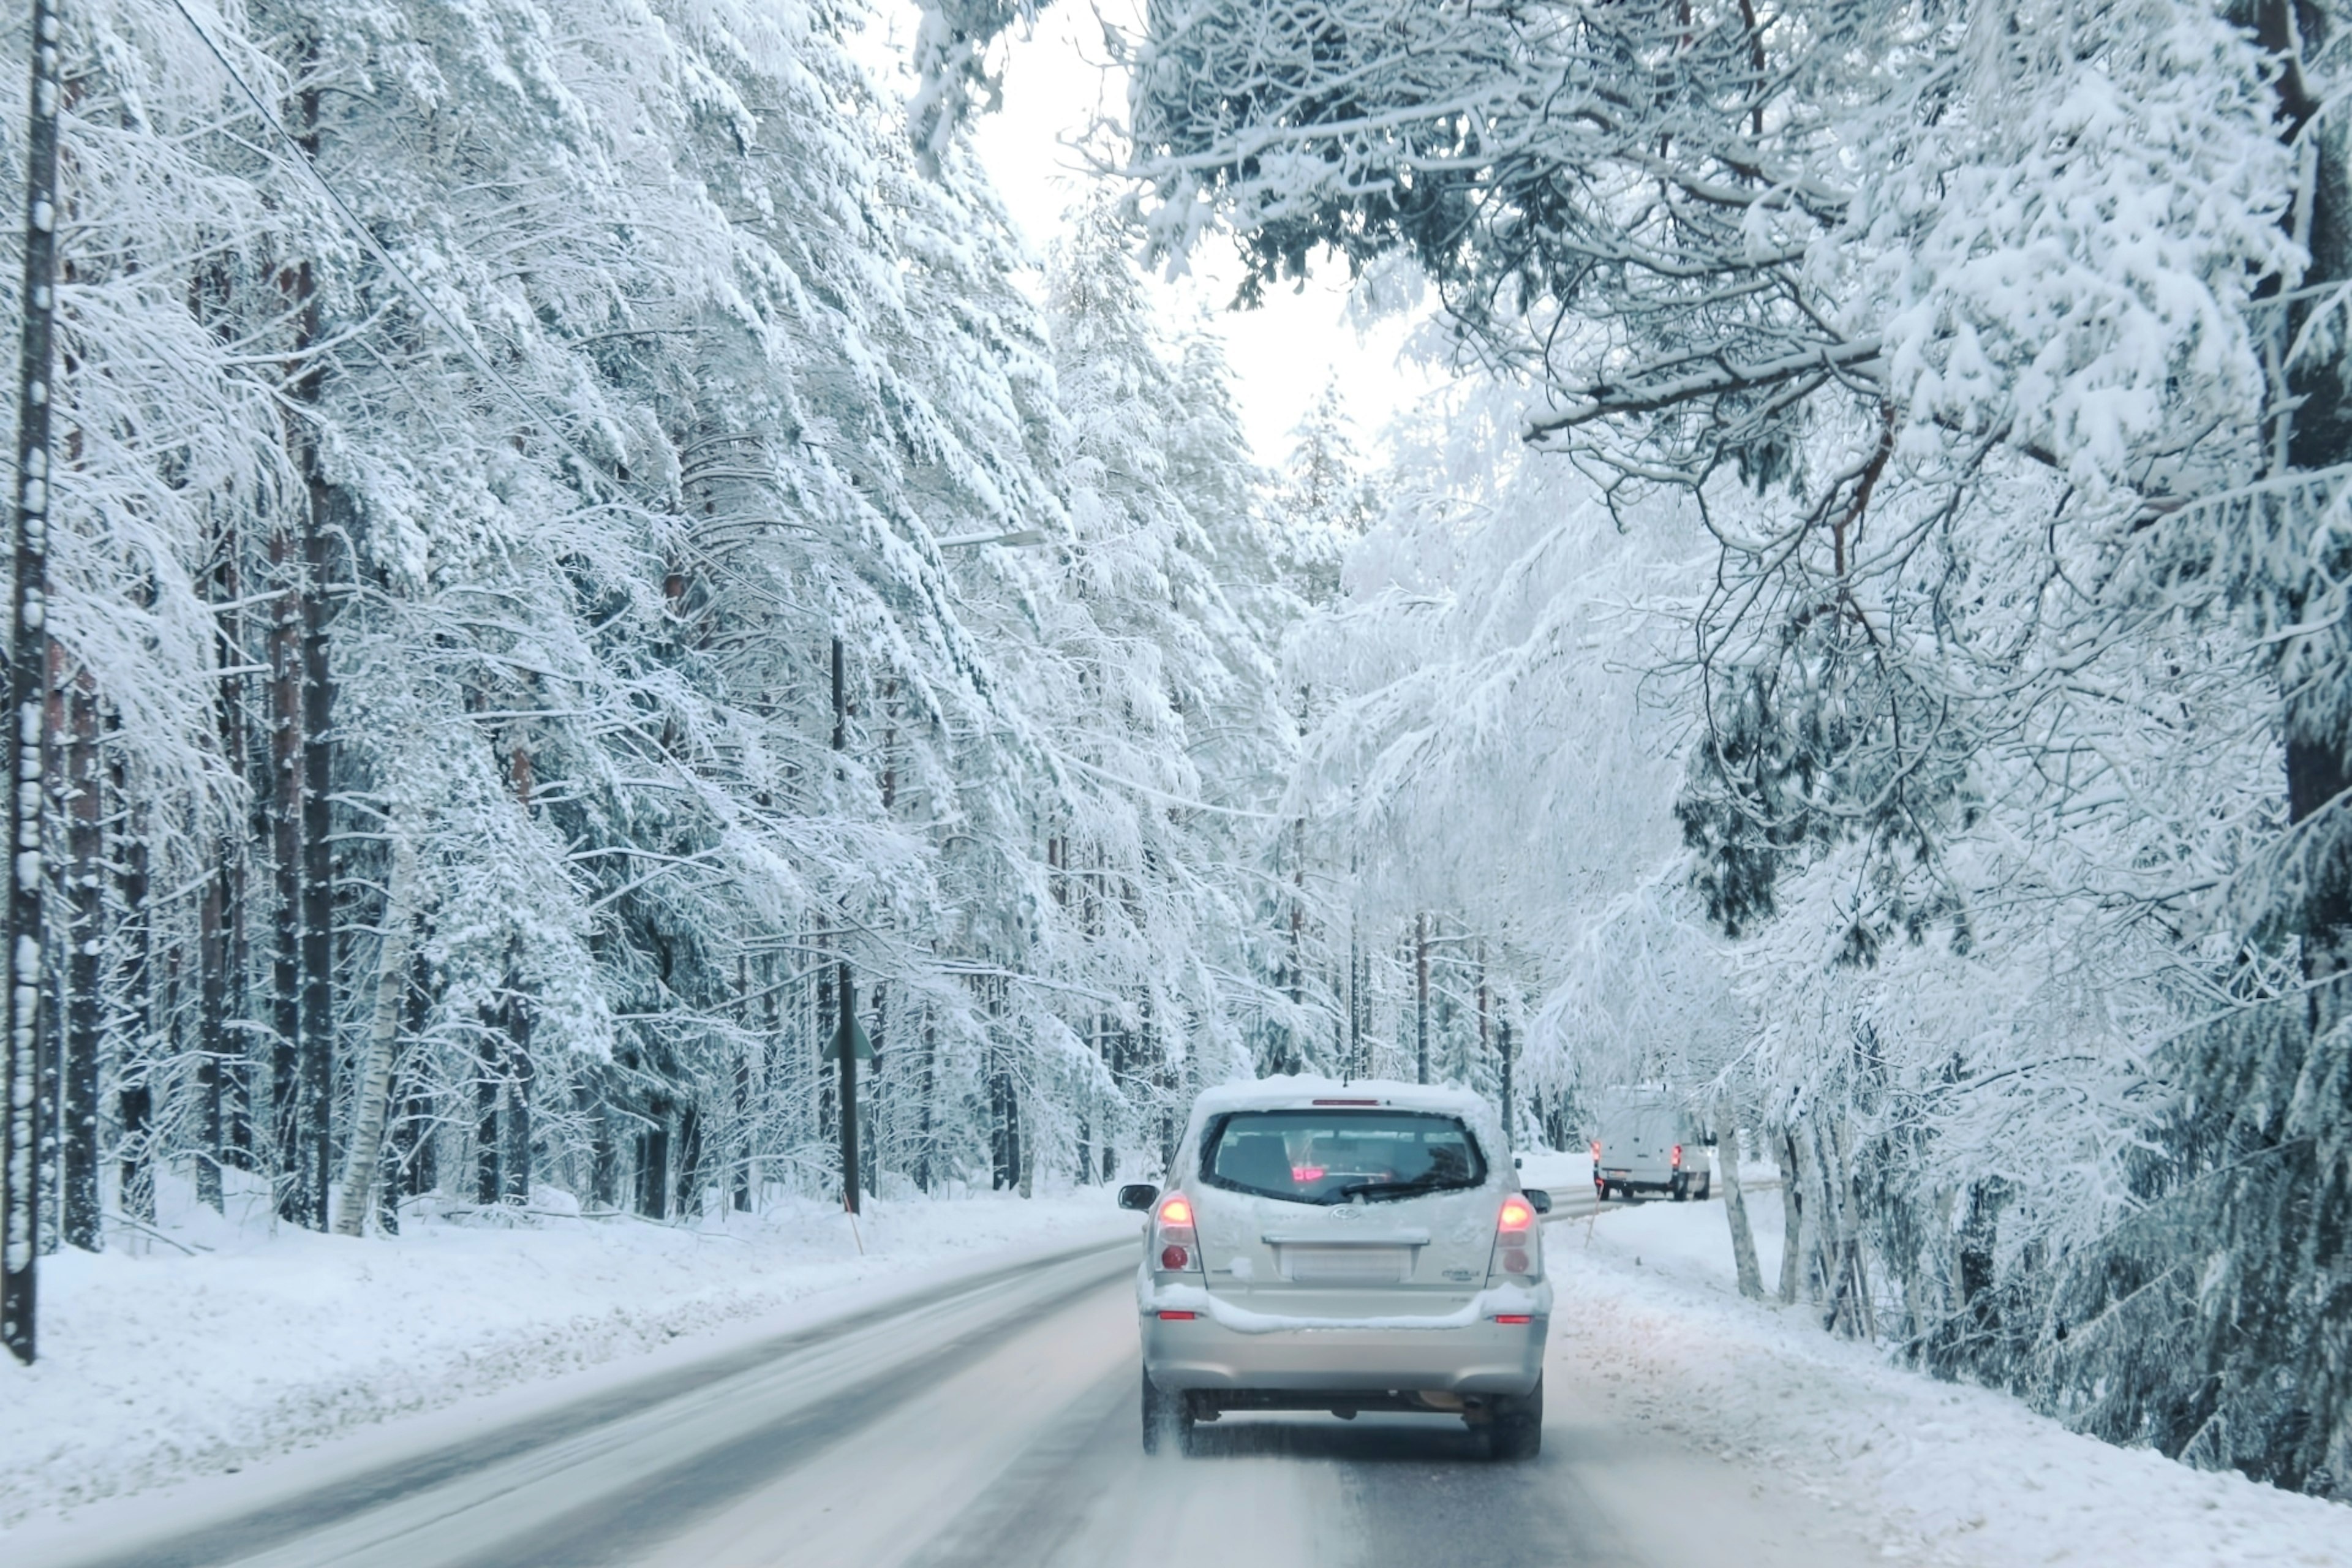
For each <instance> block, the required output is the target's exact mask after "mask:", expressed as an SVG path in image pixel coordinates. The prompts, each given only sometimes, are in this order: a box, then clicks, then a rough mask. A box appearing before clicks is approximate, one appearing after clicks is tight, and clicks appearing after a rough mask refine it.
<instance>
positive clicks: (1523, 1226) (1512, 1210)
mask: <svg viewBox="0 0 2352 1568" xmlns="http://www.w3.org/2000/svg"><path fill="white" fill-rule="evenodd" d="M1535 1255H1536V1206H1535V1205H1533V1204H1531V1203H1529V1202H1528V1200H1527V1199H1526V1198H1524V1197H1522V1196H1520V1195H1519V1194H1517V1193H1513V1194H1511V1195H1510V1196H1509V1197H1507V1198H1505V1199H1504V1200H1503V1212H1502V1213H1501V1214H1500V1215H1497V1216H1496V1220H1495V1263H1494V1267H1495V1268H1499V1269H1500V1270H1502V1272H1504V1273H1506V1274H1523V1275H1524V1274H1533V1273H1534V1272H1535V1271H1536V1261H1535Z"/></svg>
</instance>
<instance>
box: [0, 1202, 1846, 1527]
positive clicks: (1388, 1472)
mask: <svg viewBox="0 0 2352 1568" xmlns="http://www.w3.org/2000/svg"><path fill="white" fill-rule="evenodd" d="M1587 1204H1589V1200H1587ZM1574 1206H1577V1207H1582V1206H1585V1205H1574ZM1133 1267H1134V1244H1133V1243H1132V1242H1125V1243H1122V1244H1120V1245H1118V1246H1117V1247H1110V1248H1103V1247H1090V1248H1087V1249H1083V1250H1080V1251H1077V1252H1075V1253H1071V1254H1067V1255H1065V1256H1063V1257H1061V1258H1058V1259H1054V1260H1050V1261H1047V1262H1044V1263H1036V1264H1030V1265H1025V1266H1024V1267H1022V1268H1015V1269H1008V1270H1003V1271H1001V1272H999V1273H997V1274H994V1275H992V1276H987V1277H983V1278H982V1279H976V1280H966V1281H963V1282H961V1283H960V1284H958V1285H955V1286H952V1287H949V1288H946V1289H939V1290H935V1291H933V1292H931V1293H930V1294H929V1295H928V1296H927V1297H923V1298H919V1299H917V1300H913V1301H912V1302H910V1303H908V1304H906V1305H904V1306H903V1307H901V1308H899V1309H897V1310H891V1311H888V1312H887V1313H877V1314H876V1315H874V1316H872V1317H870V1318H867V1319H865V1320H860V1321H852V1322H850V1323H848V1324H846V1325H834V1326H832V1327H829V1328H824V1329H816V1330H809V1331H803V1332H801V1333H798V1334H794V1335H790V1336H786V1337H784V1338H782V1339H780V1340H777V1341H772V1342H767V1343H763V1344H760V1345H756V1346H751V1347H745V1348H742V1349H739V1350H736V1351H733V1352H730V1353H728V1354H726V1355H723V1356H720V1357H717V1358H714V1359H712V1360H710V1361H707V1362H703V1363H697V1364H696V1365H695V1366H694V1367H693V1368H691V1369H690V1370H687V1371H682V1372H681V1371H673V1372H670V1373H665V1374H664V1375H663V1376H662V1377H660V1378H659V1379H656V1380H650V1381H648V1382H647V1383H641V1384H632V1385H625V1386H621V1387H617V1388H614V1389H613V1390H610V1391H607V1392H605V1393H603V1394H598V1395H596V1396H594V1397H592V1398H588V1399H585V1400H583V1401H581V1402H579V1403H577V1404H574V1405H569V1406H566V1407H563V1408H561V1409H557V1410H552V1411H547V1412H542V1413H540V1414H539V1415H534V1416H532V1417H530V1418H529V1419H526V1420H522V1421H519V1422H517V1423H515V1424H513V1425H510V1426H506V1427H503V1428H499V1429H496V1430H493V1431H489V1432H487V1433H483V1434H480V1435H478V1436H474V1437H471V1438H469V1439H467V1441H465V1442H462V1443H459V1444H457V1445H455V1446H451V1447H443V1448H440V1449H436V1450H431V1451H427V1452H425V1453H421V1454H416V1455H413V1456H410V1457H408V1458H404V1459H403V1460H400V1461H398V1462H394V1463H387V1464H384V1465H383V1466H380V1467H378V1468H374V1469H372V1470H368V1471H364V1472H362V1473H360V1474H356V1475H348V1476H345V1477H343V1478H341V1479H338V1480H336V1481H334V1482H332V1483H331V1484H325V1485H320V1486H319V1487H316V1488H314V1489H310V1490H307V1491H304V1490H295V1491H291V1492H289V1493H288V1494H286V1495H282V1496H280V1497H279V1498H278V1499H277V1500H275V1501H274V1502H273V1503H271V1504H270V1505H269V1506H268V1507H265V1508H261V1509H258V1510H250V1511H246V1512H243V1513H236V1514H229V1515H226V1516H222V1515H220V1514H218V1513H215V1516H213V1517H210V1518H207V1517H205V1515H204V1513H203V1512H202V1509H203V1498H202V1494H201V1492H198V1493H195V1494H193V1495H190V1496H187V1497H184V1498H182V1499H180V1500H175V1501H174V1502H173V1504H172V1505H171V1511H170V1512H169V1513H165V1512H163V1511H157V1512H154V1513H151V1514H149V1515H148V1516H147V1517H146V1518H144V1519H142V1520H140V1521H137V1522H136V1524H135V1525H132V1526H130V1527H128V1528H122V1527H118V1529H117V1531H116V1532H115V1533H114V1534H113V1535H112V1538H111V1539H110V1540H106V1541H103V1542H100V1541H98V1540H94V1539H89V1538H87V1537H86V1538H84V1539H82V1540H80V1541H77V1542H64V1543H60V1545H59V1546H58V1548H57V1549H53V1550H50V1551H46V1552H41V1553H40V1554H39V1556H38V1558H37V1560H35V1559H20V1560H19V1563H18V1568H35V1562H36V1561H37V1562H38V1563H55V1564H64V1563H75V1564H83V1565H88V1564H99V1563H104V1564H109V1565H119V1568H129V1565H131V1564H134V1563H135V1564H139V1565H141V1568H183V1565H184V1568H197V1565H200V1564H215V1563H238V1564H248V1565H253V1568H259V1565H263V1564H268V1565H271V1568H295V1565H298V1564H301V1565H309V1564H324V1563H335V1564H351V1565H354V1568H358V1565H366V1568H394V1565H397V1568H433V1565H442V1564H466V1565H468V1568H493V1565H495V1568H530V1565H540V1564H545V1565H550V1568H552V1565H557V1564H562V1565H564V1568H573V1565H585V1564H593V1563H628V1564H664V1565H669V1564H676V1565H679V1568H686V1565H692V1568H711V1565H718V1564H724V1565H729V1568H752V1565H757V1564H767V1563H806V1564H858V1565H860V1568H883V1565H887V1564H900V1563H911V1564H922V1565H925V1568H939V1565H944V1564H987V1565H991V1568H998V1565H1010V1564H1020V1565H1028V1564H1046V1563H1052V1564H1088V1565H1097V1564H1144V1563H1169V1564H1183V1565H1185V1568H1199V1565H1201V1564H1203V1563H1206V1564H1211V1565H1213V1568H1251V1565H1255V1564H1261V1563H1263V1564H1269V1565H1276V1564H1278V1565H1280V1568H1310V1565H1312V1568H1323V1565H1332V1568H1354V1565H1359V1564H1360V1565H1364V1568H1372V1565H1385V1564H1395V1565H1397V1568H1406V1565H1411V1568H1426V1565H1427V1564H1430V1563H1453V1562H1458V1563H1509V1564H1536V1563H1545V1564H1549V1563H1578V1564H1583V1563H1591V1564H1612V1565H1614V1564H1647V1563H1658V1564H1664V1563H1676V1564H1681V1563H1692V1562H1698V1561H1714V1562H1725V1561H1738V1562H1740V1563H1743V1564H1744V1565H1755V1568H1763V1565H1771V1564H1780V1563H1789V1564H1795V1563H1805V1564H1809V1565H1819V1568H1840V1565H1843V1564H1848V1563H1852V1564H1857V1565H1858V1564H1860V1563H1864V1562H1866V1561H1872V1560H1874V1559H1873V1558H1871V1557H1870V1556H1869V1555H1867V1554H1866V1553H1865V1552H1864V1551H1863V1550H1862V1548H1861V1545H1860V1544H1859V1542H1858V1541H1857V1540H1856V1539H1855V1538H1853V1537H1852V1536H1849V1535H1847V1534H1844V1533H1843V1531H1842V1530H1841V1529H1840V1527H1839V1526H1838V1524H1837V1522H1836V1521H1833V1520H1832V1519H1829V1518H1826V1517H1823V1516H1822V1515H1821V1514H1820V1513H1819V1512H1817V1511H1816V1510H1817V1505H1814V1504H1811V1503H1810V1502H1808V1501H1807V1500H1803V1499H1801V1498H1798V1497H1795V1496H1793V1495H1790V1492H1789V1491H1788V1490H1787V1489H1783V1488H1780V1486H1778V1485H1777V1484H1776V1479H1775V1478H1774V1476H1773V1475H1772V1474H1770V1473H1769V1470H1766V1469H1763V1468H1756V1469H1749V1468H1742V1467H1739V1466H1736V1465H1733V1464H1728V1463H1726V1462H1724V1461H1723V1460H1721V1459H1719V1458H1711V1457H1705V1456H1700V1455H1697V1454H1695V1453H1693V1452H1691V1451H1690V1450H1688V1449H1686V1448H1684V1447H1678V1446H1676V1445H1675V1444H1673V1443H1672V1442H1670V1441H1668V1440H1666V1439H1664V1438H1662V1437H1658V1436H1653V1435H1651V1434H1649V1433H1648V1432H1647V1431H1646V1430H1645V1429H1644V1428H1643V1426H1640V1425H1637V1424H1635V1423H1633V1422H1627V1423H1625V1424H1624V1425H1622V1426H1619V1425H1612V1419H1611V1417H1610V1416H1608V1415H1604V1414H1603V1411H1604V1408H1605V1402H1604V1401H1603V1400H1601V1399H1600V1398H1598V1397H1592V1396H1591V1394H1590V1393H1589V1391H1584V1390H1583V1385H1582V1384H1580V1380H1579V1377H1578V1371H1577V1368H1576V1367H1575V1366H1574V1365H1572V1364H1570V1361H1569V1358H1568V1357H1567V1356H1566V1355H1564V1354H1562V1353H1559V1352H1558V1351H1557V1350H1556V1351H1555V1353H1554V1355H1553V1358H1552V1361H1551V1364H1550V1366H1549V1373H1548V1378H1547V1383H1548V1388H1549V1406H1550V1409H1549V1425H1548V1426H1547V1427H1546V1429H1545V1451H1544V1454H1543V1457H1542V1458H1540V1459H1539V1460H1538V1461H1536V1462H1535V1463H1533V1464H1529V1465H1506V1466H1498V1465H1494V1464H1490V1463H1489V1462H1488V1461H1487V1460H1486V1458H1484V1456H1483V1453H1482V1451H1481V1447H1480V1445H1479V1443H1478V1441H1477V1440H1476V1439H1475V1438H1473V1437H1472V1436H1470V1435H1469V1434H1468V1433H1467V1432H1466V1431H1465V1430H1464V1429H1463V1428H1462V1427H1461V1426H1459V1425H1458V1424H1456V1423H1452V1422H1448V1421H1444V1420H1442V1419H1438V1418H1418V1417H1406V1416H1386V1417H1383V1416H1376V1415H1363V1416H1360V1417H1359V1418H1358V1419H1357V1420H1355V1421H1353V1422H1341V1421H1339V1420H1336V1419H1333V1418H1330V1417H1328V1416H1313V1415H1307V1416H1299V1415H1284V1416H1265V1417H1249V1418H1237V1417H1234V1416H1228V1417H1226V1418H1225V1419H1224V1420H1223V1421H1220V1422H1218V1423H1215V1424H1213V1425H1210V1426H1202V1427H1201V1428H1199V1429H1198V1436H1197V1440H1196V1443H1195V1446H1194V1451H1193V1452H1192V1454H1191V1455H1190V1456H1187V1457H1179V1456H1176V1455H1172V1454H1163V1455H1161V1456H1160V1457H1158V1458H1145V1457H1144V1455H1143V1454H1142V1453H1141V1452H1140V1450H1139V1445H1138V1440H1137V1427H1138V1422H1139V1413H1138V1410H1137V1356H1136V1327H1135V1321H1134V1302H1133V1295H1132V1282H1131V1270H1132V1268H1133ZM1558 1343H1559V1340H1558V1338H1557V1336H1555V1345H1556V1346H1557V1345H1558Z"/></svg>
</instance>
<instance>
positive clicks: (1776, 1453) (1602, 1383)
mask: <svg viewBox="0 0 2352 1568" xmlns="http://www.w3.org/2000/svg"><path fill="white" fill-rule="evenodd" d="M1531 1184H1532V1183H1531ZM1748 1211H1749V1216H1750V1219H1751V1222H1752V1223H1753V1225H1754V1226H1755V1229H1756V1232H1757V1236H1756V1242H1757V1251H1758V1253H1759V1258H1760V1260H1761V1262H1762V1264H1763V1268H1764V1273H1765V1278H1766V1280H1767V1282H1768V1284H1769V1283H1770V1282H1771V1281H1772V1280H1774V1279H1777V1276H1778V1271H1779V1268H1780V1220H1781V1214H1780V1194H1779V1193H1778V1192H1776V1191H1770V1190H1766V1191H1761V1192H1751V1193H1749V1194H1748ZM1547 1239H1548V1242H1549V1258H1550V1263H1551V1268H1552V1272H1553V1277H1554V1281H1555V1285H1556V1288H1557V1290H1558V1301H1557V1305H1556V1306H1555V1308H1554V1316H1553V1320H1552V1334H1553V1339H1554V1342H1555V1345H1556V1346H1559V1348H1561V1349H1562V1350H1564V1351H1565V1352H1567V1353H1568V1354H1569V1355H1570V1357H1573V1358H1575V1359H1576V1361H1577V1362H1578V1363H1579V1364H1580V1366H1581V1368H1582V1369H1583V1371H1584V1373H1586V1377H1585V1379H1584V1387H1585V1389H1586V1390H1587V1391H1588V1392H1589V1393H1591V1394H1597V1395H1598V1397H1600V1398H1601V1399H1602V1400H1603V1401H1604V1402H1605V1403H1606V1404H1607V1405H1608V1406H1609V1413H1610V1415H1612V1416H1613V1417H1615V1418H1617V1419H1620V1420H1634V1421H1639V1422H1643V1423H1645V1424H1648V1425H1650V1426H1653V1427H1654V1428H1658V1429H1664V1430H1666V1431H1670V1432H1673V1433H1675V1434H1677V1435H1679V1436H1682V1437H1684V1438H1685V1439H1686V1440H1688V1441H1690V1442H1692V1443H1694V1444H1695V1445H1696V1446H1698V1447H1702V1448H1705V1449H1707V1450H1710V1451H1713V1452H1716V1453H1717V1454H1720V1455H1722V1456H1724V1457H1726V1458H1738V1457H1746V1458H1748V1459H1750V1460H1753V1459H1756V1458H1761V1459H1763V1460H1764V1461H1765V1462H1766V1463H1767V1464H1768V1465H1769V1467H1770V1468H1772V1469H1773V1470H1775V1471H1776V1472H1779V1473H1781V1474H1784V1475H1785V1476H1786V1477H1787V1478H1788V1479H1790V1482H1792V1483H1793V1484H1794V1485H1796V1486H1797V1487H1799V1488H1801V1489H1802V1490H1803V1491H1805V1492H1806V1493H1809V1494H1811V1496H1814V1497H1816V1498H1818V1499H1820V1500H1822V1502H1823V1504H1824V1505H1825V1506H1827V1507H1829V1508H1831V1509H1834V1510H1839V1511H1841V1512H1846V1513H1849V1514H1851V1515H1852V1516H1853V1519H1854V1522H1855V1526H1856V1528H1857V1529H1858V1530H1860V1531H1862V1532H1863V1533H1864V1535H1865V1536H1866V1537H1868V1538H1869V1539H1870V1540H1871V1541H1872V1542H1874V1543H1875V1544H1876V1545H1877V1547H1878V1548H1879V1550H1880V1551H1881V1552H1882V1553H1883V1554H1884V1555H1885V1557H1886V1558H1887V1560H1888V1561H1890V1562H1902V1563H1955V1564H1970V1565H1978V1564H1981V1565H1986V1568H1993V1565H2000V1568H2008V1565H2010V1564H2017V1563H2080V1564H2109V1563H2116V1564H2131V1565H2133V1568H2172V1565H2180V1568H2189V1565H2196V1568H2205V1565H2209V1564H2210V1565H2216V1568H2218V1565H2221V1564H2231V1565H2235V1564H2245V1565H2247V1568H2254V1565H2263V1568H2278V1565H2285V1564H2312V1563H2326V1564H2352V1509H2347V1508H2345V1507H2343V1506H2341V1505H2338V1504H2333V1503H2327V1502H2322V1501H2320V1500H2317V1499H2314V1498H2307V1497H2300V1496H2296V1495H2294V1494H2292V1493H2289V1492H2284V1491H2280V1490H2277V1489H2274V1488H2272V1487H2267V1486H2262V1485H2259V1484H2257V1483H2255V1482H2252V1481H2249V1480H2247V1479H2244V1478H2243V1477H2241V1476H2238V1475H2235V1474H2214V1473H2212V1472H2210V1471H2203V1470H2194V1469H2190V1468H2188V1467H2186V1466H2183V1465H2179V1464H2175V1463H2173V1462H2172V1461H2171V1460H2169V1459H2167V1458H2163V1457H2162V1456H2160V1455H2158V1454H2156V1453H2154V1452H2152V1451H2149V1450H2147V1449H2126V1448H2118V1447H2113V1446H2111V1445H2109V1444H2105V1443H2101V1442H2098V1441H2095V1440H2094V1439H2092V1438H2089V1437H2084V1436H2078V1435H2076V1434H2074V1433H2072V1432H2069V1431H2067V1430H2066V1429H2065V1427H2063V1426H2061V1425H2059V1424H2058V1423H2057V1422H2055V1421H2052V1420H2050V1419H2047V1418H2046V1417H2043V1416H2041V1415H2035V1414H2033V1413H2032V1411H2030V1410H2028V1409H2026V1408H2025V1407H2024V1406H2023V1405H2021V1404H2019V1403H2018V1402H2017V1401H2016V1400H2014V1399H2011V1398H2010V1397H2008V1396H2007V1395H2005V1394H1996V1393H1992V1392H1990V1391H1988V1390H1985V1389H1980V1388H1972V1387H1963V1386H1956V1385H1954V1384H1947V1383H1939V1382H1937V1381H1936V1380H1934V1379H1932V1378H1928V1377H1925V1376H1922V1375H1919V1374H1917V1373H1911V1372H1907V1371H1905V1370H1903V1369H1901V1368H1899V1367H1895V1366H1892V1365H1890V1364H1888V1363H1887V1362H1886V1361H1885V1358H1884V1356H1883V1355H1882V1354H1881V1353H1880V1352H1877V1351H1876V1350H1874V1349H1873V1348H1871V1347H1869V1346H1865V1345H1859V1344H1853V1343H1849V1342H1841V1341H1838V1340H1833V1339H1832V1338H1830V1337H1829V1336H1828V1335H1826V1334H1824V1333H1822V1331H1821V1330H1820V1329H1819V1328H1818V1327H1817V1326H1816V1322H1815V1321H1814V1320H1812V1319H1811V1316H1810V1314H1809V1311H1808V1310H1807V1309H1806V1308H1804V1307H1803V1306H1798V1307H1793V1308H1778V1307H1773V1306H1767V1305H1761V1304H1758V1303H1755V1302H1749V1301H1743V1300H1740V1298H1739V1296H1738V1291H1737V1289H1736V1287H1735V1285H1734V1279H1733V1274H1732V1267H1731V1246H1730V1241H1729V1238H1728V1236H1727V1231H1726V1227H1725V1225H1724V1215H1723V1205H1721V1204H1720V1203H1708V1204H1666V1203H1651V1204H1640V1205H1631V1206H1627V1205H1614V1204H1612V1205H1609V1206H1608V1207H1607V1208H1605V1209H1603V1210H1602V1211H1601V1213H1600V1214H1598V1215H1594V1216H1592V1217H1591V1218H1590V1219H1582V1218H1580V1219H1572V1220H1565V1221H1561V1222H1559V1223H1558V1224H1555V1225H1553V1226H1551V1227H1550V1230H1549V1233H1548V1237H1547Z"/></svg>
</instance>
